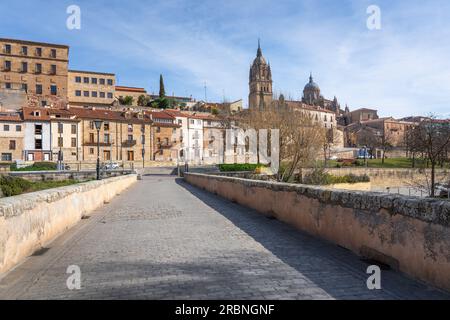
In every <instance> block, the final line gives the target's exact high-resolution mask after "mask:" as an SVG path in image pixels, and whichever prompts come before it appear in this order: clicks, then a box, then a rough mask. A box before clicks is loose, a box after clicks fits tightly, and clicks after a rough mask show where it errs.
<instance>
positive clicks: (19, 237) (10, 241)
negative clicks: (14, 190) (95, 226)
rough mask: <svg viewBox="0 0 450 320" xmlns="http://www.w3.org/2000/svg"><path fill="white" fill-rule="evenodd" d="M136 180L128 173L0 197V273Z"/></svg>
mask: <svg viewBox="0 0 450 320" xmlns="http://www.w3.org/2000/svg"><path fill="white" fill-rule="evenodd" d="M136 180H137V179H136V175H135V174H130V175H125V176H120V177H114V178H109V179H105V180H100V181H91V182H85V183H80V184H76V185H72V186H67V187H61V188H54V189H49V190H44V191H39V192H33V193H28V194H22V195H19V196H14V197H8V198H2V199H0V274H2V273H4V272H6V271H8V270H10V269H11V268H12V267H14V266H15V265H17V264H18V263H20V262H21V261H22V260H23V259H25V258H26V257H28V256H29V255H30V254H32V253H33V252H35V251H36V250H38V249H40V248H42V247H44V246H45V245H46V244H48V243H49V242H51V241H52V240H53V239H55V238H56V237H57V236H59V235H60V234H61V233H63V232H64V231H66V230H67V229H69V228H70V227H72V226H74V225H75V224H76V223H77V222H78V221H80V219H81V218H82V217H83V215H86V214H87V213H89V212H91V211H93V210H94V209H96V208H98V207H99V206H101V205H103V204H104V202H105V201H109V200H111V199H112V198H113V197H114V196H115V195H116V194H118V193H120V192H122V191H123V190H125V189H126V188H128V187H129V186H131V185H132V184H133V183H134V182H136Z"/></svg>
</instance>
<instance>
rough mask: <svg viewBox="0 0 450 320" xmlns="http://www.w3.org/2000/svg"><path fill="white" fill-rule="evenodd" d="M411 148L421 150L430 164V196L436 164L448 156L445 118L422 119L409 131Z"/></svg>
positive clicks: (449, 132)
mask: <svg viewBox="0 0 450 320" xmlns="http://www.w3.org/2000/svg"><path fill="white" fill-rule="evenodd" d="M410 135H411V136H410V138H409V139H411V142H410V143H411V144H412V149H413V150H414V151H416V152H422V153H423V154H424V156H425V158H426V160H427V161H429V163H430V165H431V178H430V179H431V181H430V188H429V189H430V190H429V191H430V196H431V197H434V196H435V186H436V166H437V165H438V164H439V162H440V161H442V162H444V161H445V160H444V159H445V158H446V157H448V155H447V154H448V149H449V145H450V123H449V122H448V121H445V120H436V119H435V117H433V116H431V117H430V119H428V120H424V121H422V122H421V123H420V124H419V125H418V126H416V127H414V128H413V129H412V131H411V132H410Z"/></svg>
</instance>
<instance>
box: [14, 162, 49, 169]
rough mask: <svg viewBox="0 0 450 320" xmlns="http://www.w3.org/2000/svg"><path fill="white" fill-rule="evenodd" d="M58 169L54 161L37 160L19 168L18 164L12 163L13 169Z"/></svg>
mask: <svg viewBox="0 0 450 320" xmlns="http://www.w3.org/2000/svg"><path fill="white" fill-rule="evenodd" d="M52 170H56V163H54V162H44V161H43V162H35V163H34V164H33V165H31V166H28V167H24V168H17V164H15V163H13V164H12V165H11V171H52Z"/></svg>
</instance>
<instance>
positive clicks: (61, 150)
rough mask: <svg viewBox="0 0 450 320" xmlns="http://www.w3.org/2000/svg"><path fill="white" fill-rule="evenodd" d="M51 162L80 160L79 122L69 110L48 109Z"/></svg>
mask: <svg viewBox="0 0 450 320" xmlns="http://www.w3.org/2000/svg"><path fill="white" fill-rule="evenodd" d="M47 112H48V116H49V120H50V146H51V149H52V159H53V161H57V160H59V155H60V154H61V155H62V158H61V159H60V160H62V161H64V162H66V163H67V162H75V161H79V159H80V158H81V151H82V150H81V145H80V140H81V134H80V130H79V123H80V120H79V119H78V118H77V117H76V115H74V114H73V113H71V112H70V111H69V109H53V108H52V109H48V110H47Z"/></svg>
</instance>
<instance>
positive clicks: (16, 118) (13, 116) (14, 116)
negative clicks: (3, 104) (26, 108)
mask: <svg viewBox="0 0 450 320" xmlns="http://www.w3.org/2000/svg"><path fill="white" fill-rule="evenodd" d="M0 121H11V122H21V121H22V117H21V116H20V113H18V112H14V113H8V112H0Z"/></svg>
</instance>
